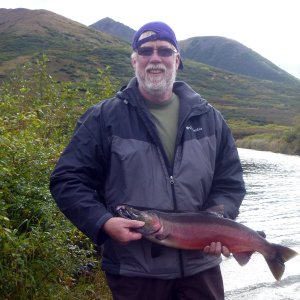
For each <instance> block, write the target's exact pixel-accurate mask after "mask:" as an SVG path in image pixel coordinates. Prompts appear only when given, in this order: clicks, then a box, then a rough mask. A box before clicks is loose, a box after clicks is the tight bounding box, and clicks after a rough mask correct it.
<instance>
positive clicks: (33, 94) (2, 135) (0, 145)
mask: <svg viewBox="0 0 300 300" xmlns="http://www.w3.org/2000/svg"><path fill="white" fill-rule="evenodd" d="M104 85H105V86H104ZM114 87H115V86H114V84H113V83H112V79H111V77H110V75H109V69H106V70H99V80H98V81H96V82H92V83H89V84H88V83H84V82H82V83H80V85H78V86H75V85H74V84H73V83H57V82H55V80H54V79H53V78H52V77H51V76H50V75H49V74H48V73H47V57H45V56H42V57H41V59H40V60H37V61H36V62H34V63H29V64H27V65H25V66H22V67H21V68H20V69H19V70H18V71H17V72H16V73H15V74H14V75H13V76H12V78H11V80H10V81H7V82H4V83H2V84H1V86H0V99H1V100H0V110H1V116H0V290H1V297H2V298H3V299H67V298H66V297H67V296H66V295H67V294H70V290H71V289H73V288H74V282H76V276H75V275H74V274H76V269H77V268H79V267H80V266H81V265H85V264H86V263H88V262H92V263H94V264H95V269H97V268H98V262H97V260H98V259H97V257H96V256H95V255H96V252H95V250H94V246H93V245H92V244H91V243H90V241H89V240H88V239H87V238H86V237H84V236H83V235H82V234H81V233H80V232H78V231H77V230H76V229H75V228H74V227H73V226H72V225H71V224H70V223H69V221H67V220H66V219H65V218H64V217H63V215H62V214H61V213H60V212H59V211H58V209H57V207H56V205H55V203H54V201H53V200H52V198H51V195H50V192H49V189H48V184H49V176H50V173H51V171H52V169H53V168H54V165H55V162H56V160H57V159H58V157H59V155H60V153H61V151H62V150H63V148H64V147H65V145H66V143H67V142H68V141H69V138H70V136H71V134H72V132H73V129H74V126H75V123H76V119H77V118H78V116H79V115H81V114H82V113H83V112H84V111H85V110H86V109H87V108H88V107H89V106H91V105H92V104H94V103H97V102H99V101H100V99H103V98H107V97H108V96H110V95H112V94H113V92H114ZM85 286H86V285H85V284H83V285H82V289H81V291H80V293H81V295H80V296H79V298H81V299H84V295H85ZM77 288H78V285H77ZM89 290H90V287H89ZM78 293H79V291H78ZM89 293H90V292H89ZM55 295H60V296H59V298H57V296H55ZM74 298H76V297H75V296H74V297H73V299H74ZM70 299H71V298H70Z"/></svg>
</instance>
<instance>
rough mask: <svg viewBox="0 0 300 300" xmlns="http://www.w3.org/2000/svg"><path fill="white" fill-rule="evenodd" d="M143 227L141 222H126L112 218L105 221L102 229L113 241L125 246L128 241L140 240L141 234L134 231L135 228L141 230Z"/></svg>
mask: <svg viewBox="0 0 300 300" xmlns="http://www.w3.org/2000/svg"><path fill="white" fill-rule="evenodd" d="M144 225H145V223H144V222H142V221H137V220H128V219H124V218H119V217H113V218H110V219H109V220H107V221H106V222H105V223H104V225H103V227H102V229H103V230H104V231H105V232H106V234H108V235H109V236H110V237H111V238H112V239H113V240H115V241H117V242H119V243H120V244H127V243H128V242H130V241H135V240H139V239H141V238H142V234H141V233H139V232H136V231H134V230H133V229H135V228H141V227H143V226H144Z"/></svg>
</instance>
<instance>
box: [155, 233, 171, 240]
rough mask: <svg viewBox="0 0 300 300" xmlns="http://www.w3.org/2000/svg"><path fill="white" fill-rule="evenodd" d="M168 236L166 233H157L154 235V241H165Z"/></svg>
mask: <svg viewBox="0 0 300 300" xmlns="http://www.w3.org/2000/svg"><path fill="white" fill-rule="evenodd" d="M169 235H170V234H168V233H157V234H155V236H154V237H155V239H157V240H159V241H162V240H165V239H166V238H168V237H169Z"/></svg>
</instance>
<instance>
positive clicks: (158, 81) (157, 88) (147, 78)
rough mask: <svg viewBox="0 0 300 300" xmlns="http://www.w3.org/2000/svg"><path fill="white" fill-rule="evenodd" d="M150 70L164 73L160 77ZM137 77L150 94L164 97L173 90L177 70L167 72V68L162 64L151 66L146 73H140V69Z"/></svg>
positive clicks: (136, 72) (141, 85) (136, 73)
mask: <svg viewBox="0 0 300 300" xmlns="http://www.w3.org/2000/svg"><path fill="white" fill-rule="evenodd" d="M150 69H152V70H153V69H156V70H163V71H164V72H163V73H161V74H160V75H159V76H158V75H153V74H151V73H148V72H147V71H148V70H150ZM135 75H136V77H137V80H138V82H139V85H140V87H141V88H142V89H144V90H145V91H146V92H147V93H149V94H156V95H163V94H164V93H166V92H168V91H169V90H170V89H171V90H172V88H173V83H174V82H175V79H176V68H175V65H174V68H173V69H172V70H169V71H168V70H166V67H165V66H164V65H162V64H159V65H153V64H152V65H149V66H147V68H146V69H145V70H144V72H138V68H137V69H136V71H135Z"/></svg>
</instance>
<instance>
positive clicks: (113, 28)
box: [89, 18, 135, 44]
mask: <svg viewBox="0 0 300 300" xmlns="http://www.w3.org/2000/svg"><path fill="white" fill-rule="evenodd" d="M89 27H90V28H94V29H97V30H100V31H103V32H106V33H109V34H111V35H112V36H116V37H117V38H119V39H120V40H121V41H124V42H127V43H129V44H131V41H132V38H133V36H134V34H135V30H133V29H131V28H130V27H128V26H126V25H124V24H123V23H120V22H116V21H114V20H113V19H111V18H104V19H102V20H100V21H98V22H96V23H94V24H92V25H90V26H89Z"/></svg>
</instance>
